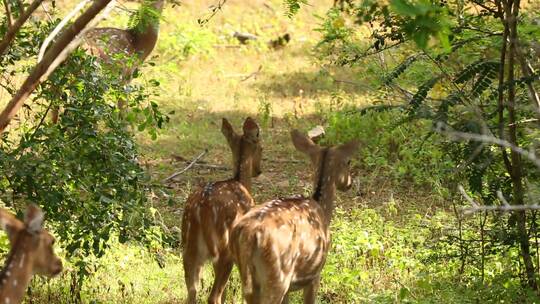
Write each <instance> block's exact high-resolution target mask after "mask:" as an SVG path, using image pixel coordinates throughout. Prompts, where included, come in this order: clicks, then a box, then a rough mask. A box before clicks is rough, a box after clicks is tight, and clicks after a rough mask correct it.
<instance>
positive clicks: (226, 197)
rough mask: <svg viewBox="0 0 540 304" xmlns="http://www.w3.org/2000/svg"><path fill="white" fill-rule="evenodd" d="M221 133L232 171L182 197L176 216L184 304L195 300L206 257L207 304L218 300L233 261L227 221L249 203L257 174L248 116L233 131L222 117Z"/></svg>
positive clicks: (253, 128) (254, 134) (255, 140)
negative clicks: (209, 274)
mask: <svg viewBox="0 0 540 304" xmlns="http://www.w3.org/2000/svg"><path fill="white" fill-rule="evenodd" d="M221 132H222V133H223V135H224V136H225V138H226V139H227V142H228V144H229V147H230V148H231V151H232V155H233V163H234V176H233V178H231V179H228V180H224V181H219V182H212V183H208V184H206V185H205V186H204V187H200V188H198V189H197V190H195V191H194V192H193V193H192V194H191V195H190V196H189V197H188V199H187V202H186V205H185V210H184V216H183V219H182V247H183V261H184V272H185V279H186V285H187V289H188V303H190V304H192V303H196V301H197V288H198V283H199V275H200V272H201V267H202V265H203V264H204V263H206V262H207V261H209V260H211V261H212V263H213V266H214V274H215V277H214V284H213V286H212V290H211V292H210V296H209V299H208V303H223V302H224V300H225V285H226V283H227V280H228V278H229V275H230V273H231V270H232V267H233V262H232V259H231V254H230V252H229V238H230V237H229V234H230V230H231V226H232V223H233V222H234V220H236V219H237V218H238V217H240V216H241V215H243V214H244V213H246V212H247V211H248V210H249V209H250V208H251V207H252V206H253V205H254V201H253V198H252V197H251V194H250V191H251V178H252V177H256V176H258V175H259V174H260V173H261V157H262V148H261V141H260V138H259V126H258V125H257V123H255V121H254V120H253V119H251V118H249V117H248V118H247V119H246V120H245V122H244V125H243V134H242V135H239V134H237V133H236V132H235V131H234V130H233V128H232V126H231V124H230V123H229V122H228V121H227V120H226V119H225V118H224V119H223V122H222V127H221Z"/></svg>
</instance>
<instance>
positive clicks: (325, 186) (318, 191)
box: [231, 130, 358, 304]
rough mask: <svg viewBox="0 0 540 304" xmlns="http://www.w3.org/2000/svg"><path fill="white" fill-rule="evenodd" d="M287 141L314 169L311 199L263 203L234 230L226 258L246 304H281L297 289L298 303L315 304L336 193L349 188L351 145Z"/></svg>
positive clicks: (295, 135)
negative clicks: (235, 272) (301, 299)
mask: <svg viewBox="0 0 540 304" xmlns="http://www.w3.org/2000/svg"><path fill="white" fill-rule="evenodd" d="M291 135H292V140H293V143H294V146H295V147H296V149H297V150H299V151H301V152H303V153H305V154H307V155H308V156H309V157H310V159H311V163H312V165H313V166H314V168H315V174H314V182H313V184H314V191H313V195H312V196H311V197H309V198H304V197H301V196H297V197H292V198H283V199H276V200H272V201H269V202H267V203H265V204H262V205H259V206H257V207H254V208H252V209H251V210H250V211H249V212H247V213H246V214H245V215H244V216H243V217H241V218H240V219H239V220H238V221H237V222H236V223H235V224H234V228H233V231H232V233H231V252H232V254H233V258H234V259H235V262H236V263H237V264H238V267H239V270H240V277H241V280H242V289H243V295H244V299H245V300H246V302H247V303H248V304H251V303H273V304H278V303H287V302H288V296H287V294H288V292H289V291H294V290H298V289H303V291H304V303H315V299H316V295H317V290H318V287H319V281H320V274H321V270H322V268H323V266H324V263H325V261H326V256H327V254H328V250H329V247H330V231H329V226H330V221H331V219H332V213H333V210H334V200H335V192H336V188H337V189H339V190H342V191H345V190H347V189H349V188H350V186H351V177H350V175H349V159H350V158H351V157H352V155H353V154H354V153H355V152H356V150H357V149H358V142H357V141H351V142H349V143H347V144H343V145H340V146H335V147H320V146H318V145H317V144H315V143H314V142H313V141H312V140H311V139H309V137H307V136H305V135H303V134H301V133H300V132H298V131H296V130H295V131H292V132H291Z"/></svg>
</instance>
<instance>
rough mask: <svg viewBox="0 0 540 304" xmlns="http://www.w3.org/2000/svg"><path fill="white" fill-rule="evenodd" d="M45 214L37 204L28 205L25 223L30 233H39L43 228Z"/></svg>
mask: <svg viewBox="0 0 540 304" xmlns="http://www.w3.org/2000/svg"><path fill="white" fill-rule="evenodd" d="M44 219H45V214H44V213H43V211H42V210H41V208H39V207H38V206H37V205H34V204H31V205H28V207H26V213H25V215H24V224H25V225H26V229H27V230H28V232H30V233H38V232H39V231H41V229H42V228H43V220H44Z"/></svg>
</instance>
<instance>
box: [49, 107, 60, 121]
mask: <svg viewBox="0 0 540 304" xmlns="http://www.w3.org/2000/svg"><path fill="white" fill-rule="evenodd" d="M59 112H60V108H59V107H58V106H53V107H52V109H51V121H52V123H53V124H57V123H58V117H59Z"/></svg>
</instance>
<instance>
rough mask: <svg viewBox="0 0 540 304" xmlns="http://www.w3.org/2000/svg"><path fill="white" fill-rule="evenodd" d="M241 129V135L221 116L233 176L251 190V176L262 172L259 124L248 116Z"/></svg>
mask: <svg viewBox="0 0 540 304" xmlns="http://www.w3.org/2000/svg"><path fill="white" fill-rule="evenodd" d="M242 130H243V134H242V135H240V134H238V133H236V132H235V131H234V129H233V127H232V126H231V124H230V123H229V121H228V120H227V119H225V118H223V122H222V125H221V133H223V135H224V136H225V138H226V139H227V143H228V144H229V147H230V148H231V152H232V155H233V164H234V177H235V179H237V180H239V181H240V182H241V183H242V184H243V185H244V186H245V187H246V188H247V189H248V190H251V177H257V176H259V175H260V174H261V172H262V170H261V158H262V146H261V140H260V133H259V126H258V125H257V123H256V122H255V121H254V120H253V119H252V118H251V117H248V118H246V120H245V121H244V125H243V127H242Z"/></svg>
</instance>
